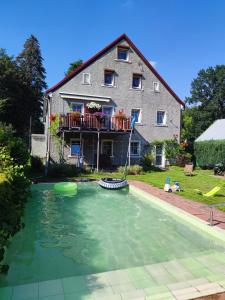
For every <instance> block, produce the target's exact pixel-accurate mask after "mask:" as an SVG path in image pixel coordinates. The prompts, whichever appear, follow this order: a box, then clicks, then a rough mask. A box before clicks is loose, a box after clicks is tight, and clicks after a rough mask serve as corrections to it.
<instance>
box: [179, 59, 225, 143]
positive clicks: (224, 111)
mask: <svg viewBox="0 0 225 300" xmlns="http://www.w3.org/2000/svg"><path fill="white" fill-rule="evenodd" d="M186 103H187V104H188V105H189V111H188V113H187V114H184V116H185V117H186V120H184V119H183V122H186V123H187V122H188V123H190V122H189V121H190V119H189V121H188V120H187V116H189V118H192V124H193V125H194V126H193V127H192V133H190V134H191V135H192V138H193V139H195V138H197V137H198V136H199V135H200V134H201V133H202V132H203V131H204V130H206V129H207V128H208V127H209V126H210V125H211V124H212V123H213V122H214V121H215V120H217V119H221V118H225V65H217V66H216V67H209V68H208V69H206V70H200V71H199V73H198V76H197V78H196V79H194V80H193V82H192V84H191V97H188V98H186ZM186 125H187V124H186ZM188 126H190V124H189V125H188ZM186 130H188V129H187V128H186ZM186 134H187V133H186Z"/></svg>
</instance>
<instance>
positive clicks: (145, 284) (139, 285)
mask: <svg viewBox="0 0 225 300" xmlns="http://www.w3.org/2000/svg"><path fill="white" fill-rule="evenodd" d="M132 284H133V285H134V286H135V287H136V289H143V288H150V287H151V286H155V285H156V283H155V282H154V281H153V280H152V279H142V280H135V281H132Z"/></svg>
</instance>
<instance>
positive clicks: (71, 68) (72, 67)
mask: <svg viewBox="0 0 225 300" xmlns="http://www.w3.org/2000/svg"><path fill="white" fill-rule="evenodd" d="M82 64H83V60H82V59H78V60H76V61H74V62H72V63H71V64H70V66H69V68H68V69H67V71H66V72H65V76H67V75H69V74H70V73H71V72H73V71H74V70H76V69H77V68H78V67H79V66H81V65H82Z"/></svg>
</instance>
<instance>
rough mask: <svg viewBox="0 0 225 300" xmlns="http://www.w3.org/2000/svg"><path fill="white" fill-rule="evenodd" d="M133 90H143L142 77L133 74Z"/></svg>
mask: <svg viewBox="0 0 225 300" xmlns="http://www.w3.org/2000/svg"><path fill="white" fill-rule="evenodd" d="M132 88H133V89H141V75H139V74H133V81H132Z"/></svg>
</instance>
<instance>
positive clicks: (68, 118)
mask: <svg viewBox="0 0 225 300" xmlns="http://www.w3.org/2000/svg"><path fill="white" fill-rule="evenodd" d="M130 125H131V117H126V118H118V117H110V116H107V115H104V116H101V117H99V116H96V115H94V114H90V113H84V114H82V115H80V116H74V114H73V113H67V114H65V115H63V114H61V115H60V116H59V129H60V130H71V131H72V130H74V131H76V130H88V131H95V130H100V131H112V132H114V131H117V132H126V131H130Z"/></svg>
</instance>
